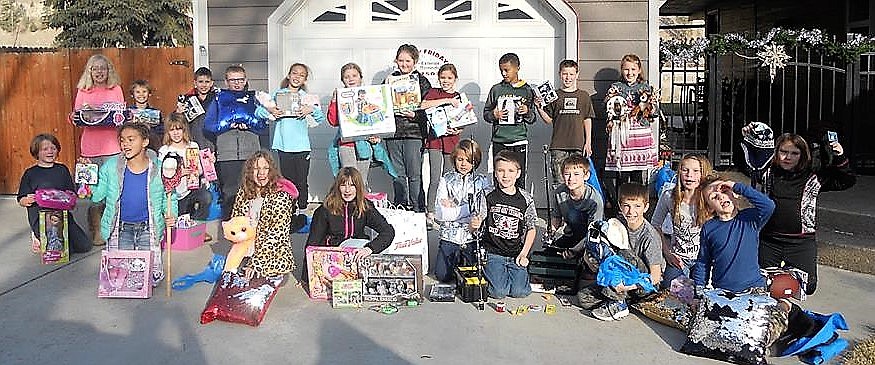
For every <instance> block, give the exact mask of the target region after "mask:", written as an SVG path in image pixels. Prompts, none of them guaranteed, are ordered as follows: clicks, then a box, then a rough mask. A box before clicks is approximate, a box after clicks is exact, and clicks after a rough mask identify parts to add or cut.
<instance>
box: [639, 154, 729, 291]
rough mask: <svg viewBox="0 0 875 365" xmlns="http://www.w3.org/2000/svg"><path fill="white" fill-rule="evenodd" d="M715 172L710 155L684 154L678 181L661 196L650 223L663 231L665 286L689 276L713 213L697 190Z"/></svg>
mask: <svg viewBox="0 0 875 365" xmlns="http://www.w3.org/2000/svg"><path fill="white" fill-rule="evenodd" d="M713 173H714V172H713V169H712V167H711V161H709V160H708V158H707V157H705V156H702V155H698V154H688V155H685V156H684V157H683V158H681V161H680V164H679V165H678V170H677V175H676V176H677V184H676V185H675V187H674V188H672V189H671V190H666V191H664V192H662V193H661V194H660V196H659V201H658V202H657V203H656V208H655V209H654V210H653V217H652V219H651V224H652V225H653V227H654V228H656V230H657V231H659V233H661V234H662V235H661V237H662V255H663V256H664V257H665V261H666V267H665V273H664V275H663V281H662V286H663V287H668V285H669V284H671V281H672V280H673V279H675V278H677V277H678V276H681V275H685V276H689V275H690V268H691V267H692V266H693V262H694V261H695V260H696V257H697V256H698V255H699V234H700V232H701V229H702V224H704V223H705V221H707V220H708V219H709V218H711V216H710V215H709V214H708V212H707V211H706V209H705V202H704V201H703V199H702V194H697V191H696V190H698V189H699V187H700V186H702V181H704V180H705V179H706V178H708V177H709V176H711V175H713Z"/></svg>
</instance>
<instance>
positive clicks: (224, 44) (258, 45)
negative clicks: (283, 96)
mask: <svg viewBox="0 0 875 365" xmlns="http://www.w3.org/2000/svg"><path fill="white" fill-rule="evenodd" d="M281 3H282V0H248V1H233V0H210V1H209V2H208V3H207V4H208V8H207V14H208V15H207V19H209V26H208V28H207V29H208V32H209V33H208V43H209V50H210V51H209V52H210V54H209V59H210V69H211V70H213V74H214V77H215V78H216V80H222V79H223V78H224V77H223V75H222V73H223V72H224V70H225V68H226V67H228V66H230V65H233V64H242V65H243V67H245V68H246V76H248V77H249V83H250V85H251V87H252V88H254V89H259V90H271V89H274V88H276V85H268V84H267V17H269V16H270V14H271V13H273V11H274V10H275V9H276V8H277V6H279V5H280V4H281ZM219 86H222V87H224V83H222V82H220V83H219Z"/></svg>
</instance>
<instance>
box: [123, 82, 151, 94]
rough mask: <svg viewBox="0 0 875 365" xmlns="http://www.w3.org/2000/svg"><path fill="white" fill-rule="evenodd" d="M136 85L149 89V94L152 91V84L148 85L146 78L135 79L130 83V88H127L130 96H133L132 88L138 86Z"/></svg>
mask: <svg viewBox="0 0 875 365" xmlns="http://www.w3.org/2000/svg"><path fill="white" fill-rule="evenodd" d="M138 87H142V88H144V89H146V90H149V94H151V93H152V91H153V90H152V85H149V81H146V80H137V81H134V83H132V84H131V88H130V89H128V92H129V93H131V97H133V96H134V89H136V88H138Z"/></svg>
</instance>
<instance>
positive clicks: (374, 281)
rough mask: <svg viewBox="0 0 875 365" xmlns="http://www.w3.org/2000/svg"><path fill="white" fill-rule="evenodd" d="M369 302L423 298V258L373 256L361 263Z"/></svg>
mask: <svg viewBox="0 0 875 365" xmlns="http://www.w3.org/2000/svg"><path fill="white" fill-rule="evenodd" d="M359 272H360V273H361V276H362V281H363V286H364V300H365V301H368V302H397V301H399V300H401V299H418V298H421V297H422V293H421V290H422V257H421V256H419V255H387V254H381V255H371V256H368V257H366V258H364V259H362V260H361V262H359Z"/></svg>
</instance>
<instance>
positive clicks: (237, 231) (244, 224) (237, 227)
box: [222, 217, 255, 273]
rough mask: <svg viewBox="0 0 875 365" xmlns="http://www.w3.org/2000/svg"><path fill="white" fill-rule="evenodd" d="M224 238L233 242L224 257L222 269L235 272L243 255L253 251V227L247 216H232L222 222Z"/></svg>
mask: <svg viewBox="0 0 875 365" xmlns="http://www.w3.org/2000/svg"><path fill="white" fill-rule="evenodd" d="M222 231H223V232H224V234H225V238H226V239H228V241H231V243H233V246H231V251H230V252H228V258H227V259H225V268H224V271H228V272H235V273H236V272H237V268H238V267H239V266H240V263H241V262H242V261H243V258H244V257H247V256H251V255H252V253H253V252H254V251H255V227H253V226H252V224H251V223H250V222H249V218H248V217H233V218H231V219H230V220H228V221H227V222H222Z"/></svg>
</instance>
